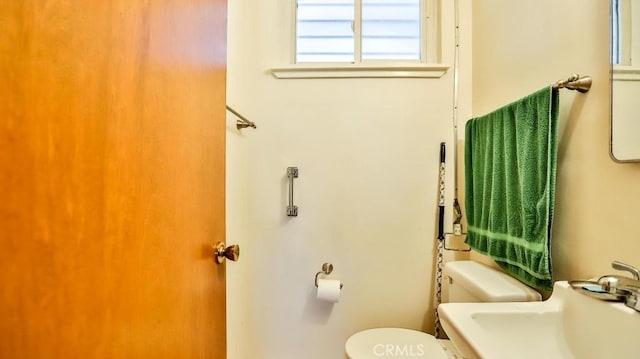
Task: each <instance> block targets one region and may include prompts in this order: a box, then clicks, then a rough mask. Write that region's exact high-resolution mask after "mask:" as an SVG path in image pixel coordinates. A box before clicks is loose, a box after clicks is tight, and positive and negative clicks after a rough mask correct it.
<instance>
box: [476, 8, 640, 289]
mask: <svg viewBox="0 0 640 359" xmlns="http://www.w3.org/2000/svg"><path fill="white" fill-rule="evenodd" d="M608 21H609V8H608V1H604V0H562V1H557V0H535V1H534V0H528V1H510V0H474V1H473V26H472V28H473V115H474V116H477V115H482V114H484V113H486V112H489V111H491V110H493V109H494V108H496V107H499V106H501V105H503V104H506V103H508V102H510V101H513V100H516V99H518V98H519V97H522V96H524V95H527V94H529V93H531V92H533V91H535V90H537V89H539V88H542V87H543V86H545V85H548V84H550V83H553V82H555V81H556V80H559V79H562V78H566V77H567V76H568V75H570V74H572V73H576V72H577V73H580V74H588V75H591V76H592V77H593V81H594V83H593V87H592V89H591V91H590V92H589V93H587V94H584V95H581V94H575V93H572V92H570V91H568V90H563V91H562V92H561V97H560V101H561V107H562V109H561V116H560V123H561V126H560V136H559V149H558V172H557V192H556V193H557V197H556V215H555V221H554V228H553V240H552V258H553V266H554V277H555V279H556V280H565V279H577V278H589V277H593V276H600V275H603V274H605V273H608V272H612V269H611V268H610V263H611V261H613V260H620V261H623V262H626V263H630V264H633V265H640V227H639V226H638V218H639V217H638V216H639V214H640V164H617V163H614V162H613V161H612V160H611V159H610V158H609V61H608V49H609V47H608V46H609V45H608V36H609V30H608ZM639 137H640V136H639ZM474 258H476V259H478V257H477V256H474Z"/></svg>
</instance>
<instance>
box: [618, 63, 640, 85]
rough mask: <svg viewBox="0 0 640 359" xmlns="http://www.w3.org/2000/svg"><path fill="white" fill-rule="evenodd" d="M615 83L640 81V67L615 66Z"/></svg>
mask: <svg viewBox="0 0 640 359" xmlns="http://www.w3.org/2000/svg"><path fill="white" fill-rule="evenodd" d="M613 80H614V81H640V67H638V66H620V65H614V66H613Z"/></svg>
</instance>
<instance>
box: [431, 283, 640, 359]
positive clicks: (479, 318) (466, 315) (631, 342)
mask: <svg viewBox="0 0 640 359" xmlns="http://www.w3.org/2000/svg"><path fill="white" fill-rule="evenodd" d="M438 313H439V315H440V321H441V323H442V327H443V328H444V330H445V332H446V333H447V335H448V336H449V338H450V339H451V341H452V342H453V343H454V344H455V346H456V347H457V348H458V349H459V350H460V352H461V353H462V355H464V356H465V358H471V359H473V358H482V359H503V358H504V359H529V358H531V359H542V358H547V359H571V358H575V359H589V358H593V359H600V358H616V359H624V358H629V359H632V358H640V344H639V343H638V342H637V340H636V338H637V337H638V335H639V334H640V312H636V311H634V310H633V309H630V308H627V307H626V306H625V305H624V304H622V303H616V302H607V301H603V300H598V299H595V298H591V297H589V296H586V295H584V294H582V293H580V292H579V291H577V290H574V289H572V288H571V286H570V285H569V283H568V282H556V283H555V285H554V288H553V294H552V295H551V297H550V298H549V299H548V300H546V301H544V302H519V303H443V304H441V305H440V306H438Z"/></svg>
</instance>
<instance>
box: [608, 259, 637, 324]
mask: <svg viewBox="0 0 640 359" xmlns="http://www.w3.org/2000/svg"><path fill="white" fill-rule="evenodd" d="M611 267H613V269H617V270H621V271H627V272H629V273H631V275H632V276H633V278H629V277H625V276H619V275H605V276H602V277H600V279H598V283H599V284H600V285H601V286H602V289H604V290H605V291H607V292H609V293H611V294H616V295H621V296H623V297H624V302H625V305H626V306H627V307H629V308H632V309H634V310H636V311H638V312H640V269H638V268H636V267H632V266H630V265H628V264H625V263H622V262H618V261H614V262H612V263H611Z"/></svg>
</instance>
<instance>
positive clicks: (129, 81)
mask: <svg viewBox="0 0 640 359" xmlns="http://www.w3.org/2000/svg"><path fill="white" fill-rule="evenodd" d="M225 62H226V3H225V1H224V0H193V1H187V0H183V1H179V0H174V1H171V0H157V1H156V0H154V1H145V0H109V1H106V0H105V1H72V0H40V1H36V0H24V1H8V2H6V3H4V4H3V5H2V6H1V7H0V115H1V117H0V188H1V192H0V193H1V198H0V243H1V250H0V285H1V289H0V318H1V319H0V357H1V358H225V342H226V341H225V292H224V291H225V282H224V276H225V273H224V266H217V265H215V264H214V263H213V262H212V259H211V251H210V250H209V249H208V248H209V246H210V245H212V244H213V243H215V242H216V241H218V240H224V230H225V229H224V223H225V218H224V177H225V176H224V165H225V164H224V146H225V142H224V127H225V124H224V116H225V113H224V106H225V71H226V69H225V67H226V64H225Z"/></svg>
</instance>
